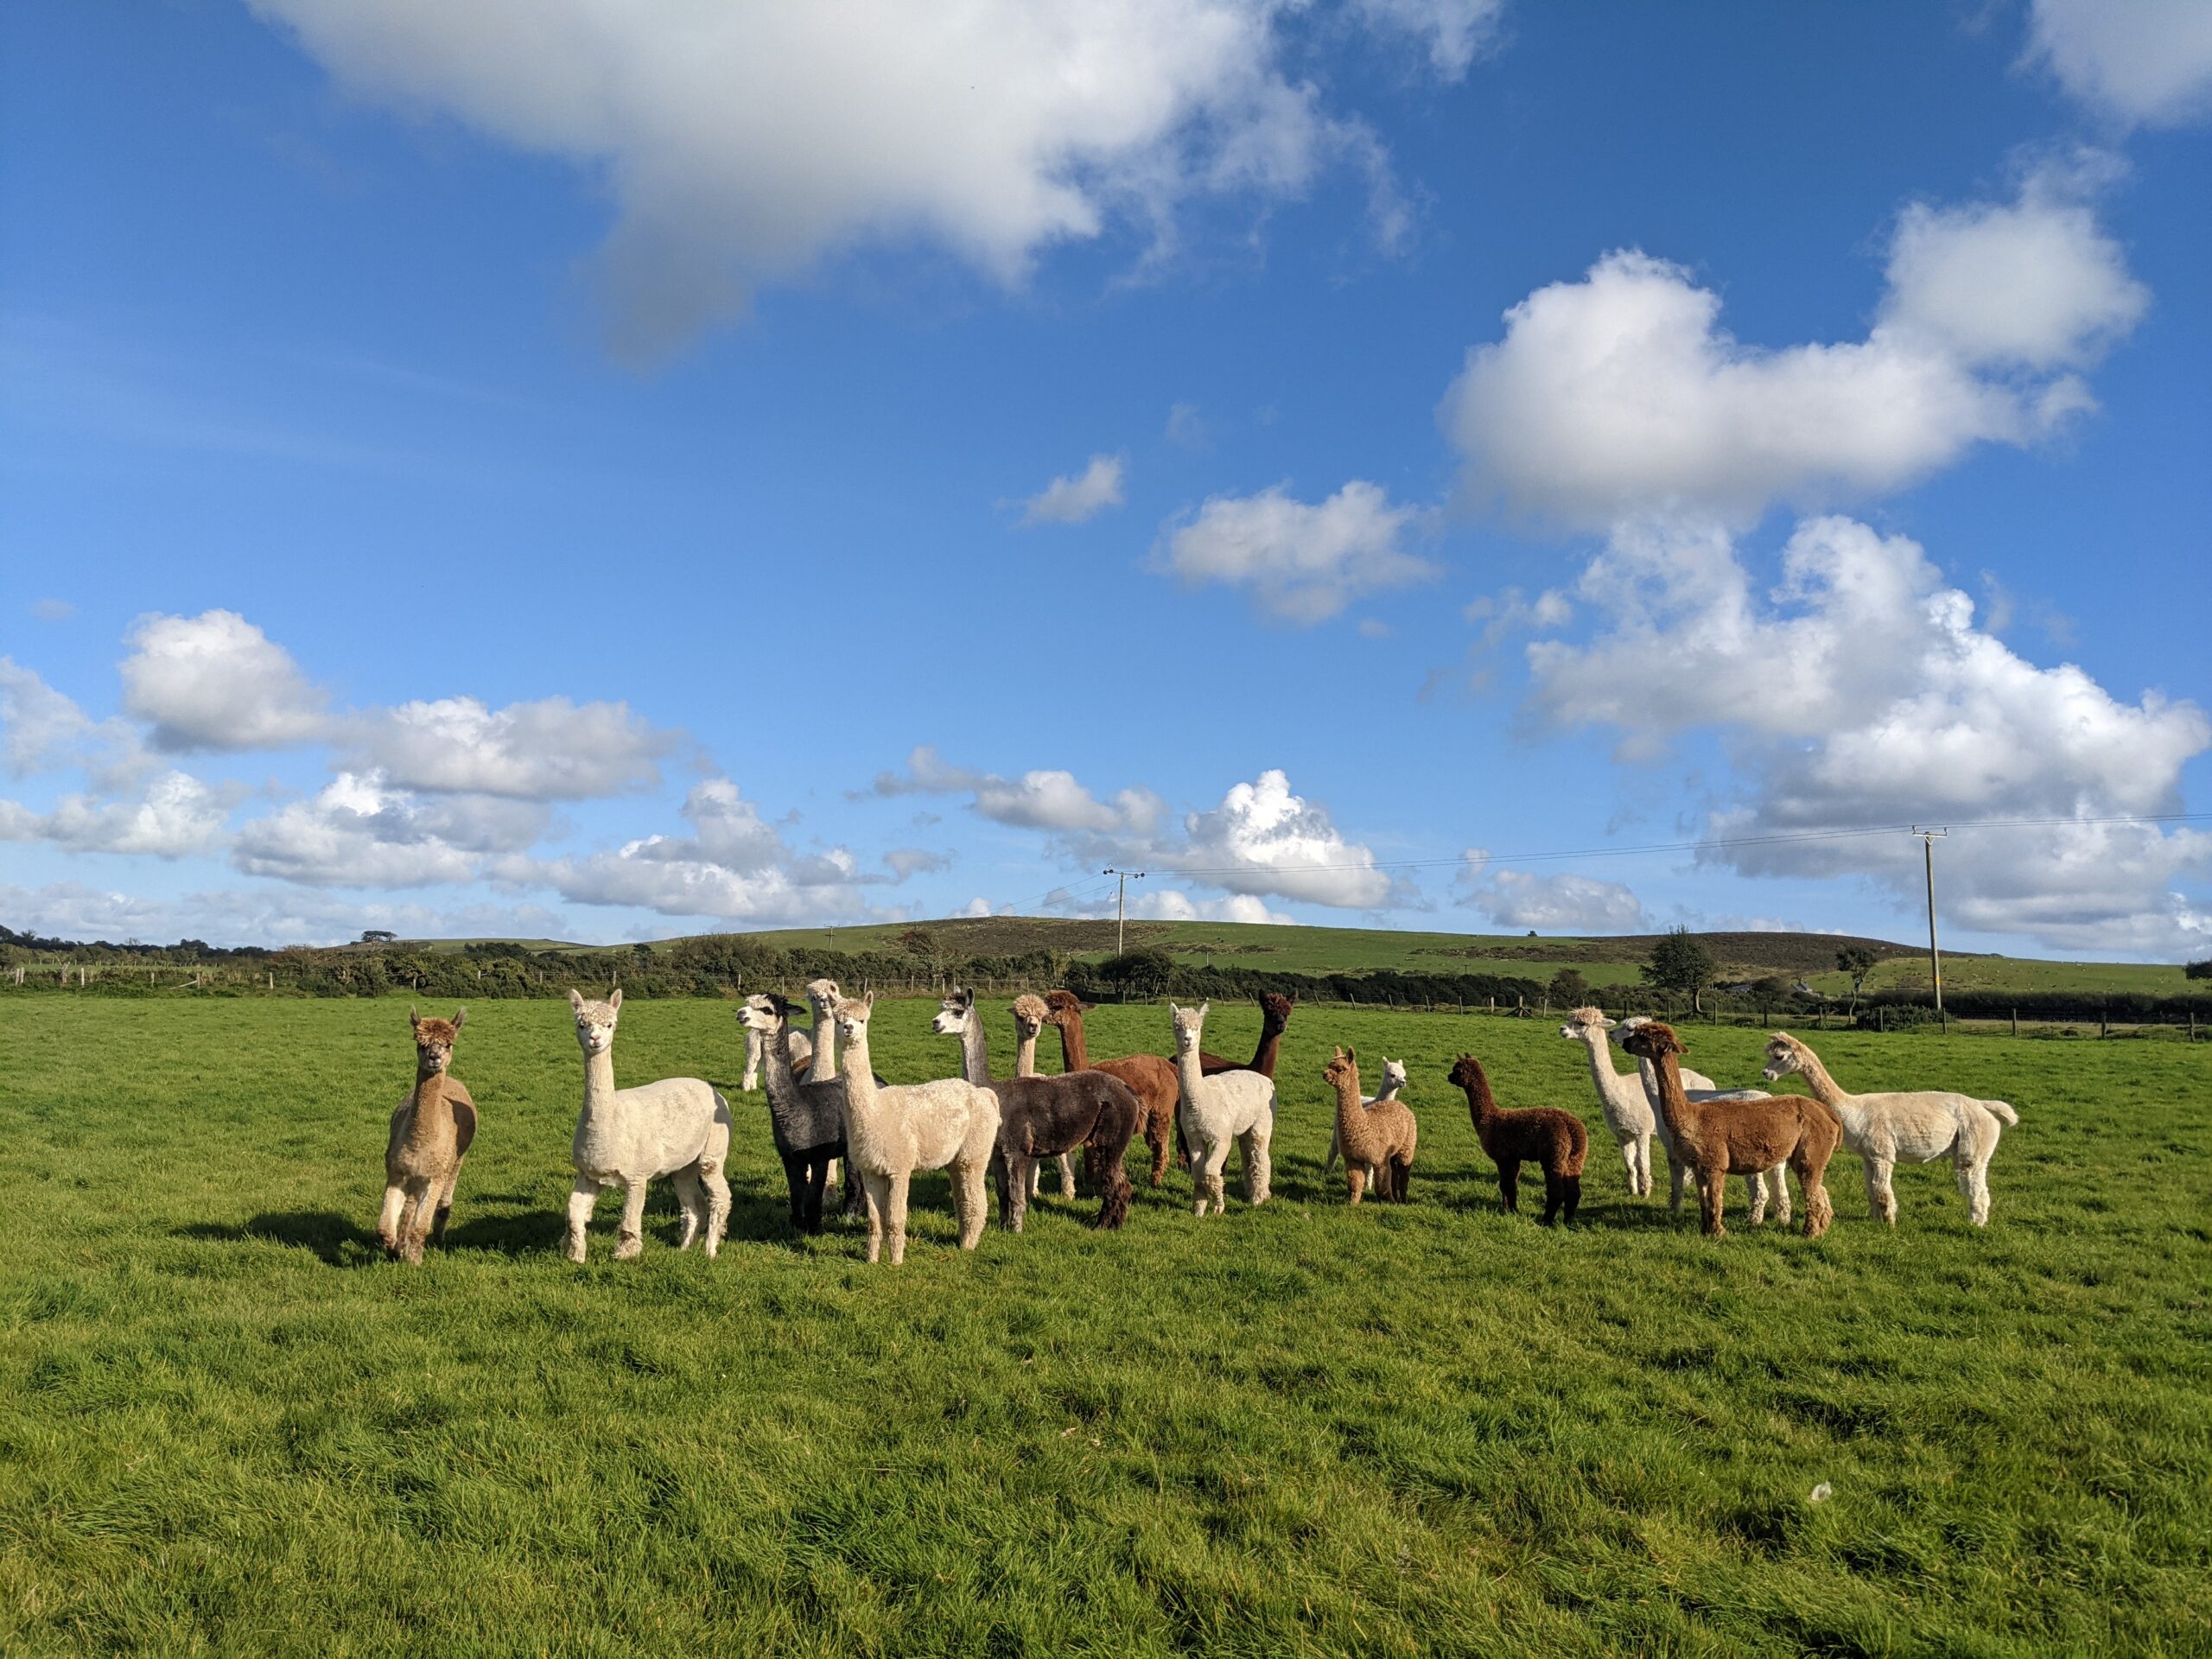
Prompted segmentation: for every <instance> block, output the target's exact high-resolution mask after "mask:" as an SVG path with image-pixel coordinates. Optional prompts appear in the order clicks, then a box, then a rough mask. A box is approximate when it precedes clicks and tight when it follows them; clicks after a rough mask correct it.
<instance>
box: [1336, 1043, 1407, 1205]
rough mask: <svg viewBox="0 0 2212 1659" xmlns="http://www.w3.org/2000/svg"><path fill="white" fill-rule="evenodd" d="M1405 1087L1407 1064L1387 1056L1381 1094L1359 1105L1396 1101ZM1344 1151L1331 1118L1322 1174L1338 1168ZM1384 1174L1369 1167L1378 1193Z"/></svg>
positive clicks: (1371, 1181) (1367, 1105)
mask: <svg viewBox="0 0 2212 1659" xmlns="http://www.w3.org/2000/svg"><path fill="white" fill-rule="evenodd" d="M1323 1075H1324V1076H1325V1075H1327V1073H1326V1070H1325V1069H1324V1072H1323ZM1405 1086H1406V1063H1405V1062H1404V1061H1403V1060H1394V1059H1391V1058H1389V1056H1387V1055H1386V1056H1384V1057H1383V1089H1382V1092H1381V1093H1379V1094H1374V1095H1365V1096H1362V1097H1361V1099H1360V1104H1361V1105H1363V1106H1366V1107H1370V1108H1371V1107H1375V1106H1380V1105H1382V1104H1383V1103H1386V1102H1388V1101H1393V1100H1395V1099H1396V1098H1397V1097H1398V1090H1401V1089H1402V1088H1404V1087H1405ZM1343 1154H1344V1136H1343V1135H1342V1134H1341V1133H1339V1131H1338V1128H1337V1122H1336V1120H1335V1119H1334V1118H1331V1119H1330V1120H1329V1155H1328V1156H1327V1157H1326V1158H1324V1159H1323V1160H1321V1173H1323V1174H1324V1175H1325V1174H1327V1173H1329V1172H1330V1171H1331V1170H1332V1169H1334V1168H1335V1167H1336V1166H1337V1160H1338V1158H1339V1157H1341V1156H1343ZM1382 1173H1383V1172H1382V1171H1381V1170H1379V1169H1377V1168H1376V1166H1374V1165H1372V1164H1370V1165H1369V1166H1367V1184H1368V1185H1370V1186H1374V1187H1376V1192H1378V1193H1379V1192H1381V1191H1382V1189H1381V1188H1380V1187H1379V1186H1376V1181H1377V1179H1379V1178H1380V1177H1381V1175H1382Z"/></svg>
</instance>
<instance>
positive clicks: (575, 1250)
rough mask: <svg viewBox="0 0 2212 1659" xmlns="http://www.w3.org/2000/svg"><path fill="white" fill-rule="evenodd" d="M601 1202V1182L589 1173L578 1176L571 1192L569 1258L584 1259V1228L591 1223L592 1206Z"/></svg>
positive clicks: (574, 1260) (579, 1260) (572, 1260)
mask: <svg viewBox="0 0 2212 1659" xmlns="http://www.w3.org/2000/svg"><path fill="white" fill-rule="evenodd" d="M598 1202H599V1183H598V1182H597V1181H594V1179H592V1178H591V1177H590V1176H588V1175H579V1176H577V1177H576V1185H575V1190H574V1191H572V1192H570V1193H569V1261H571V1262H581V1261H582V1260H583V1259H584V1229H585V1228H586V1227H588V1226H589V1225H590V1224H591V1212H592V1207H593V1206H594V1205H596V1204H597V1203H598Z"/></svg>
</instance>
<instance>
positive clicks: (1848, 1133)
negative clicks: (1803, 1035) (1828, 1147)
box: [1766, 1031, 2020, 1227]
mask: <svg viewBox="0 0 2212 1659" xmlns="http://www.w3.org/2000/svg"><path fill="white" fill-rule="evenodd" d="M1792 1071H1795V1072H1796V1073H1797V1075H1798V1076H1799V1077H1802V1078H1804V1079H1805V1086H1806V1087H1807V1088H1808V1089H1810V1090H1812V1091H1813V1098H1814V1099H1815V1100H1817V1101H1819V1102H1820V1103H1821V1105H1823V1106H1825V1107H1827V1109H1828V1110H1829V1112H1830V1113H1832V1114H1833V1115H1834V1117H1835V1120H1836V1122H1838V1123H1839V1124H1840V1126H1841V1127H1842V1129H1843V1143H1844V1145H1846V1146H1847V1147H1850V1148H1851V1149H1852V1151H1853V1152H1855V1153H1857V1154H1859V1161H1860V1163H1861V1164H1862V1165H1863V1166H1865V1168H1866V1207H1867V1208H1868V1209H1869V1210H1871V1211H1873V1212H1874V1214H1875V1215H1877V1216H1878V1217H1880V1218H1881V1219H1882V1220H1884V1221H1885V1222H1887V1223H1889V1224H1890V1225H1891V1226H1892V1227H1894V1226H1896V1225H1897V1194H1896V1193H1895V1192H1893V1191H1891V1187H1890V1177H1891V1173H1892V1172H1893V1171H1895V1169H1896V1168H1897V1166H1898V1165H1899V1164H1901V1163H1904V1164H1932V1163H1934V1162H1935V1161H1936V1160H1937V1159H1938V1158H1948V1159H1949V1160H1951V1173H1952V1174H1953V1175H1954V1176H1955V1178H1956V1179H1957V1181H1958V1184H1959V1196H1960V1197H1961V1198H1964V1199H1965V1200H1966V1201H1967V1219H1968V1220H1970V1221H1972V1222H1973V1223H1974V1225H1975V1226H1977V1227H1983V1226H1986V1225H1987V1224H1988V1223H1989V1160H1990V1159H1991V1158H1993V1157H1994V1156H1995V1155H1996V1153H1997V1138H1998V1137H1999V1135H2002V1134H2004V1132H2005V1130H2006V1129H2008V1128H2012V1126H2013V1125H2014V1124H2017V1123H2018V1122H2019V1121H2020V1115H2019V1114H2018V1112H2016V1111H2014V1110H2013V1109H2012V1106H2011V1104H2010V1103H2007V1102H2005V1101H2002V1100H1976V1099H1975V1098H1974V1096H1971V1095H1960V1094H1953V1093H1951V1092H1950V1091H1948V1090H1940V1089H1927V1090H1908V1091H1904V1092H1898V1093H1891V1094H1879V1095H1853V1094H1848V1093H1846V1092H1845V1090H1843V1088H1842V1086H1841V1085H1840V1084H1838V1083H1837V1082H1836V1080H1835V1079H1834V1077H1830V1076H1829V1075H1828V1069H1827V1067H1826V1066H1825V1065H1821V1057H1820V1056H1819V1055H1817V1054H1815V1053H1814V1052H1813V1051H1812V1050H1811V1049H1809V1048H1808V1047H1806V1046H1805V1045H1804V1044H1803V1043H1802V1042H1801V1041H1799V1040H1798V1039H1796V1038H1795V1037H1792V1036H1791V1035H1790V1034H1789V1033H1788V1032H1786V1031H1785V1032H1779V1033H1776V1035H1775V1037H1774V1039H1773V1040H1772V1041H1771V1042H1770V1043H1768V1044H1767V1046H1766V1077H1767V1080H1768V1081H1769V1082H1770V1083H1772V1082H1778V1081H1780V1080H1781V1079H1782V1078H1783V1077H1788V1076H1789V1074H1790V1073H1791V1072H1792Z"/></svg>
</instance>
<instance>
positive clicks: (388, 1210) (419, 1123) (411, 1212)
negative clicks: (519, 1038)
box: [377, 1008, 476, 1265]
mask: <svg viewBox="0 0 2212 1659" xmlns="http://www.w3.org/2000/svg"><path fill="white" fill-rule="evenodd" d="M467 1018H468V1010H467V1009H466V1008H457V1009H455V1010H454V1016H453V1018H452V1019H450V1020H425V1019H423V1017H422V1016H421V1015H419V1014H416V1012H415V1010H414V1009H412V1008H410V1009H408V1010H407V1022H408V1024H410V1026H412V1027H415V1088H414V1090H413V1092H412V1093H410V1095H409V1096H407V1098H406V1099H404V1100H403V1101H401V1102H400V1103H399V1109H398V1110H397V1111H396V1112H394V1113H393V1114H392V1115H391V1135H390V1137H389V1138H388V1139H387V1140H386V1141H385V1148H384V1181H385V1186H384V1209H383V1211H381V1212H380V1213H379V1214H378V1217H377V1242H378V1243H380V1244H382V1245H383V1246H384V1253H385V1255H388V1256H391V1257H392V1258H394V1259H395V1260H398V1261H404V1262H409V1263H410V1264H414V1265H419V1264H420V1263H421V1262H422V1260H423V1241H424V1240H425V1239H427V1240H428V1241H429V1243H433V1244H435V1245H437V1246H439V1247H440V1248H441V1249H442V1248H443V1247H444V1245H445V1242H446V1219H447V1217H449V1216H451V1215H452V1214H453V1189H454V1183H455V1182H457V1181H459V1180H460V1179H461V1160H462V1159H464V1158H466V1157H467V1156H468V1143H469V1142H470V1141H474V1139H475V1138H476V1103H475V1102H474V1101H473V1100H471V1099H470V1098H469V1097H468V1090H466V1089H464V1088H463V1087H461V1079H460V1078H458V1077H454V1076H453V1075H452V1073H451V1071H450V1070H449V1069H448V1068H450V1067H451V1066H452V1065H453V1043H454V1038H455V1037H458V1036H459V1035H460V1034H461V1024H462V1022H463V1021H465V1020H467Z"/></svg>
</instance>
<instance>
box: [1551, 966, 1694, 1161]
mask: <svg viewBox="0 0 2212 1659" xmlns="http://www.w3.org/2000/svg"><path fill="white" fill-rule="evenodd" d="M1612 1028H1613V1022H1612V1021H1611V1020H1609V1019H1607V1018H1606V1017H1605V1010H1604V1009H1603V1008H1577V1009H1575V1010H1574V1012H1573V1013H1572V1014H1568V1015H1567V1023H1566V1024H1565V1025H1563V1026H1561V1027H1560V1028H1559V1034H1560V1036H1562V1037H1564V1038H1566V1039H1567V1040H1568V1041H1570V1042H1577V1043H1580V1044H1581V1045H1582V1046H1583V1047H1584V1048H1586V1049H1587V1050H1588V1051H1589V1052H1590V1078H1591V1081H1592V1082H1593V1083H1595V1084H1597V1085H1598V1109H1599V1111H1600V1112H1602V1113H1603V1114H1604V1115H1605V1127H1606V1128H1609V1129H1611V1131H1612V1132H1613V1138H1614V1139H1615V1140H1616V1141H1619V1142H1620V1144H1621V1161H1622V1162H1623V1163H1624V1164H1625V1165H1627V1166H1628V1191H1629V1196H1630V1198H1649V1196H1650V1193H1651V1137H1652V1135H1654V1134H1655V1133H1656V1131H1657V1128H1658V1127H1659V1116H1658V1113H1657V1111H1656V1109H1654V1108H1653V1106H1652V1104H1651V1103H1650V1101H1649V1100H1648V1099H1646V1098H1645V1097H1644V1093H1643V1089H1642V1088H1641V1087H1640V1086H1639V1085H1638V1084H1637V1081H1636V1079H1635V1078H1633V1077H1623V1076H1622V1075H1621V1074H1620V1073H1619V1072H1618V1071H1614V1070H1613V1056H1612V1052H1611V1049H1610V1048H1609V1047H1608V1046H1606V1039H1605V1033H1607V1032H1609V1031H1611V1029H1612ZM1675 1192H1676V1195H1677V1201H1678V1202H1679V1201H1680V1193H1681V1178H1680V1177H1679V1176H1678V1177H1676V1179H1675Z"/></svg>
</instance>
